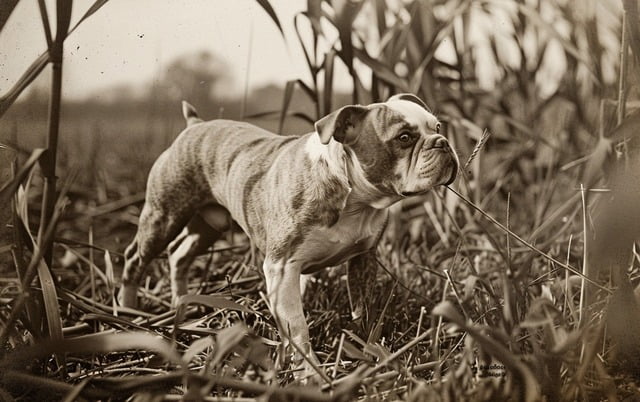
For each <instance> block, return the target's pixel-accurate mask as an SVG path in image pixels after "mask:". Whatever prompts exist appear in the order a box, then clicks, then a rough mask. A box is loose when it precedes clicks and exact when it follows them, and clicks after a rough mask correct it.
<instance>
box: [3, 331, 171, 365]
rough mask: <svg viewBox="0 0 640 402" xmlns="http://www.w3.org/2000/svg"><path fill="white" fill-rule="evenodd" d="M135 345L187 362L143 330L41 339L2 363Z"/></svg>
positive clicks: (11, 355) (136, 347)
mask: <svg viewBox="0 0 640 402" xmlns="http://www.w3.org/2000/svg"><path fill="white" fill-rule="evenodd" d="M134 349H142V350H147V351H153V352H156V353H158V354H159V355H160V356H162V357H163V358H164V359H165V360H167V361H169V362H171V363H174V364H177V365H180V366H182V365H183V363H184V362H183V360H182V357H181V356H180V355H179V354H178V353H177V352H176V351H175V350H174V349H173V347H172V346H171V344H170V343H169V342H167V341H165V340H163V339H162V338H160V337H159V336H156V335H151V334H148V333H144V332H121V333H117V334H91V335H87V336H82V337H78V338H71V339H63V340H46V341H42V342H39V343H37V344H35V345H33V346H29V347H26V348H22V349H17V350H15V351H14V352H12V353H10V354H8V355H7V356H5V357H4V358H3V359H2V360H0V367H3V368H19V367H24V364H25V363H26V362H29V361H31V360H33V359H38V358H43V357H46V356H49V355H51V354H61V353H73V354H91V353H110V352H119V351H126V350H134Z"/></svg>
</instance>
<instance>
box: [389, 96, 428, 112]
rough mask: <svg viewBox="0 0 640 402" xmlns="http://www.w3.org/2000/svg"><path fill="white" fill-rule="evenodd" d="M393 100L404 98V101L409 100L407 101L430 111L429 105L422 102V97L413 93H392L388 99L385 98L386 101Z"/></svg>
mask: <svg viewBox="0 0 640 402" xmlns="http://www.w3.org/2000/svg"><path fill="white" fill-rule="evenodd" d="M394 100H406V101H409V102H413V103H415V104H416V105H418V106H421V107H422V108H423V109H424V110H426V111H427V112H429V113H431V109H429V106H427V104H426V103H424V102H423V101H422V99H420V98H418V97H417V96H415V95H414V94H397V95H393V96H392V97H391V98H389V100H387V102H389V101H394Z"/></svg>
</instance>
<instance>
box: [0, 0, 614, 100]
mask: <svg viewBox="0 0 640 402" xmlns="http://www.w3.org/2000/svg"><path fill="white" fill-rule="evenodd" d="M1 1H2V0H0V2H1ZM389 1H390V2H391V3H393V2H394V1H395V2H398V1H399V0H389ZM585 1H586V0H585ZM598 1H600V0H598ZM612 1H613V2H615V0H609V1H603V3H606V4H610V3H611V2H612ZM93 2H94V0H75V1H74V2H73V4H74V9H73V16H72V23H71V25H72V26H73V25H74V24H75V22H76V21H78V19H79V18H80V17H81V16H82V15H83V14H84V12H85V11H86V10H87V9H88V8H89V7H90V6H91V5H92V4H93ZM46 3H47V5H48V9H49V13H50V16H51V17H53V16H54V15H55V11H54V9H55V7H54V4H55V0H46ZM270 4H271V5H272V6H273V8H274V9H275V12H276V14H277V15H278V17H279V19H280V21H281V23H282V26H283V29H284V31H285V37H286V42H285V39H283V37H282V35H281V34H280V31H279V30H278V29H277V27H276V26H275V24H274V23H273V21H272V20H271V19H270V17H269V16H268V14H267V13H266V12H265V11H264V10H263V9H262V8H261V7H260V6H259V5H258V2H257V1H256V0H165V1H161V0H110V1H109V2H107V3H106V5H105V6H103V7H102V8H101V9H100V10H99V11H98V12H97V13H96V14H94V15H92V16H91V17H89V19H87V20H86V21H85V22H84V23H83V24H82V25H81V26H80V27H79V28H78V29H77V30H76V31H75V32H73V33H72V34H71V36H69V37H68V39H67V40H66V41H65V60H64V73H63V79H64V83H63V92H64V93H63V95H64V96H65V97H66V98H75V99H81V98H85V97H87V96H96V95H97V94H100V91H101V90H106V89H108V88H113V87H117V86H123V85H128V86H134V87H137V88H140V87H141V86H143V85H148V83H149V82H150V81H152V80H153V79H160V77H161V76H162V74H163V72H164V71H163V69H165V68H166V67H167V66H168V64H169V63H170V62H171V61H173V60H175V59H176V58H179V57H184V56H185V55H189V54H192V55H193V54H195V53H197V52H200V51H203V50H206V51H209V52H211V53H213V54H215V55H217V56H219V57H220V58H221V59H222V60H223V61H224V62H225V63H226V64H227V65H228V66H229V67H230V71H229V74H230V77H231V78H230V80H229V82H227V83H226V85H225V87H224V91H223V92H224V93H223V94H216V96H217V97H219V98H224V97H226V96H229V97H234V96H239V95H241V94H242V92H243V90H244V87H245V85H248V88H249V89H252V88H256V87H260V86H264V85H266V84H276V85H283V84H284V83H285V82H286V81H288V80H291V79H298V78H302V79H304V80H305V81H307V82H309V78H310V76H309V72H308V71H307V68H306V65H305V61H304V56H303V54H302V49H301V47H300V44H299V42H298V38H297V37H296V33H295V30H294V28H293V19H294V15H295V14H296V13H298V12H300V11H302V10H305V9H306V6H307V1H306V0H270ZM503 4H504V5H505V6H504V7H505V8H506V9H508V8H509V1H505V2H503ZM585 4H592V8H593V9H594V10H595V5H596V4H598V5H600V6H601V7H600V9H605V10H606V9H607V8H609V6H602V3H598V2H594V1H593V0H592V1H588V2H586V3H585ZM598 11H601V10H598ZM363 12H366V8H365V9H364V10H363ZM592 13H593V10H592ZM605 14H607V13H600V12H598V13H596V15H598V16H601V15H605ZM612 15H613V16H614V17H615V13H613V14H612ZM492 18H493V19H492V20H490V21H489V20H486V19H484V26H482V25H483V24H482V22H483V20H482V19H477V20H476V19H474V20H473V21H479V23H476V25H475V26H474V27H471V28H472V29H474V30H478V31H477V32H478V33H479V32H481V31H482V30H483V29H484V30H491V31H492V32H494V33H495V34H496V35H497V37H498V39H502V41H503V43H502V45H501V46H500V48H501V49H500V50H502V51H503V53H506V54H511V55H517V52H515V51H513V49H512V47H513V43H511V44H509V41H510V40H511V39H510V37H511V32H510V27H509V26H508V24H507V23H506V22H507V21H509V18H508V17H507V16H506V14H504V15H500V13H498V14H496V15H494V16H493V17H492ZM50 19H52V20H55V18H50ZM371 20H372V19H371V18H369V19H367V18H363V19H362V21H364V23H365V24H369V25H371V24H370V21H371ZM54 25H55V24H54ZM367 28H368V27H367V26H360V27H359V30H360V31H361V30H362V29H367ZM562 28H563V27H562V26H560V27H558V29H560V31H566V30H567V29H566V28H567V27H566V26H565V27H564V28H565V29H564V30H563V29H562ZM52 29H53V31H54V32H55V26H54V27H52ZM371 29H374V30H375V28H374V27H373V26H371ZM326 32H327V31H326ZM328 32H330V31H328ZM563 33H566V32H563ZM484 36H485V35H483V34H478V35H475V34H474V35H470V37H471V38H472V39H473V38H477V39H476V40H481V38H483V37H484ZM614 45H615V44H614ZM448 46H449V47H450V46H451V44H450V43H447V40H446V39H445V42H444V43H443V45H442V46H440V48H439V49H438V52H437V53H436V57H437V58H439V59H441V60H447V58H449V57H450V56H451V51H450V49H449V51H448V50H447V49H448ZM510 46H511V47H510ZM45 47H46V45H45V36H44V31H43V29H42V23H41V20H40V15H39V10H38V6H37V1H36V0H21V1H20V2H19V3H18V6H17V7H16V9H15V10H14V12H13V14H12V15H11V17H10V18H9V20H8V22H7V25H6V26H5V28H4V29H3V31H2V32H0V94H3V93H5V92H6V91H7V89H9V88H10V87H11V86H12V85H13V84H14V83H15V82H16V80H17V79H18V78H19V77H20V75H22V73H23V72H24V71H25V70H26V69H27V68H28V66H29V65H30V64H31V62H32V61H33V60H35V59H36V58H37V56H38V55H39V54H41V53H42V52H43V51H44V49H45ZM550 47H552V48H553V47H555V50H554V51H553V52H550V54H549V55H548V56H549V58H550V59H551V60H554V61H553V63H547V64H548V69H547V70H548V71H547V72H546V74H545V75H544V76H542V77H541V78H540V79H541V80H543V81H544V82H548V83H550V84H548V85H547V87H548V91H549V92H550V91H551V90H553V88H554V87H556V86H557V84H558V78H559V77H561V76H562V71H563V70H564V61H563V58H562V57H556V56H560V55H561V53H562V52H561V49H560V46H559V44H558V43H552V46H550ZM484 52H485V53H489V50H488V47H487V46H486V44H485V46H484ZM374 53H375V52H374ZM555 60H557V61H555ZM447 61H450V62H453V60H447ZM476 68H477V71H476V73H477V74H478V76H479V79H480V84H481V86H483V87H490V86H491V85H492V82H494V81H495V80H496V79H499V77H496V76H491V74H492V73H493V70H494V69H493V67H492V66H491V65H490V64H489V63H484V62H482V60H479V62H478V65H477V67H476ZM247 70H248V71H247ZM335 70H336V71H335V75H334V77H335V78H334V80H335V82H334V85H335V86H336V87H337V88H338V89H344V90H350V89H351V80H350V79H349V76H348V74H346V73H345V72H346V69H345V68H344V66H343V65H342V63H336V65H335ZM44 74H47V72H46V71H45V73H44ZM47 75H48V74H47ZM360 77H361V79H363V81H365V86H366V85H367V83H366V79H367V78H368V77H369V74H360Z"/></svg>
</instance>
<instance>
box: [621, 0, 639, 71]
mask: <svg viewBox="0 0 640 402" xmlns="http://www.w3.org/2000/svg"><path fill="white" fill-rule="evenodd" d="M622 6H623V7H624V12H625V13H626V19H627V22H628V24H627V34H628V36H629V44H630V45H631V50H632V51H633V55H634V57H635V59H636V66H638V65H640V27H639V26H638V21H640V13H638V2H637V1H636V0H622Z"/></svg>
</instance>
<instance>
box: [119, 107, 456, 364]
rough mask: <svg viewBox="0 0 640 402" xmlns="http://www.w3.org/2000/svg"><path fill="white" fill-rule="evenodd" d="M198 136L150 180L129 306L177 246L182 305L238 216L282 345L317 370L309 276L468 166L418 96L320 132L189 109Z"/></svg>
mask: <svg viewBox="0 0 640 402" xmlns="http://www.w3.org/2000/svg"><path fill="white" fill-rule="evenodd" d="M183 114H184V117H185V119H186V121H187V128H186V129H185V130H184V131H183V132H182V133H181V134H180V135H179V136H178V137H177V138H176V140H175V141H174V142H173V144H172V145H171V146H170V147H169V148H168V149H167V150H166V151H164V153H162V154H161V155H160V157H159V158H158V160H157V161H156V162H155V164H154V165H153V167H152V168H151V172H150V173H149V180H148V183H147V190H146V201H145V204H144V207H143V209H142V212H141V215H140V220H139V225H138V230H137V233H136V235H135V238H134V240H133V241H132V243H131V244H130V245H129V246H128V247H127V249H126V251H125V267H124V271H123V276H122V287H121V289H120V293H119V300H120V303H121V304H122V305H123V306H128V307H134V306H135V305H136V293H137V288H138V286H139V283H140V281H141V279H142V276H143V273H144V268H145V266H146V265H147V264H149V262H150V261H151V260H152V259H153V258H154V257H156V256H157V255H158V254H159V253H160V252H161V251H162V250H164V249H167V248H168V252H169V265H170V270H171V280H172V299H173V300H174V302H175V300H177V298H178V297H179V296H181V295H184V294H185V293H186V292H187V275H186V271H187V268H188V267H189V265H190V264H191V262H192V261H193V259H194V257H195V256H196V255H198V254H199V253H201V252H203V251H204V250H206V249H207V248H208V247H209V246H210V245H211V244H212V243H213V242H214V241H215V240H216V239H218V238H219V237H220V236H221V234H222V233H223V232H224V231H226V230H228V229H229V225H230V222H231V219H230V218H229V216H230V217H231V218H232V219H233V221H235V222H237V224H238V225H239V226H240V227H241V228H242V230H244V232H246V234H247V235H248V236H249V237H250V239H251V241H252V242H253V244H255V246H256V247H257V248H258V249H259V250H261V251H262V253H263V254H264V264H263V272H264V276H265V280H266V290H267V297H268V301H269V303H270V308H271V311H272V313H273V315H274V318H275V321H276V323H277V325H278V330H279V333H280V337H281V338H282V342H283V343H284V344H285V345H288V344H289V343H290V342H293V343H295V344H296V345H297V346H298V348H296V349H295V350H302V351H303V352H304V353H305V355H306V356H301V355H300V354H299V353H294V356H296V358H297V361H298V363H299V364H301V365H302V366H304V368H305V372H306V374H314V369H313V367H312V366H313V364H311V363H310V362H314V363H317V359H316V358H315V355H314V354H313V351H312V350H311V346H310V343H309V329H308V326H307V323H306V320H305V316H304V311H303V306H302V298H301V279H300V278H301V274H308V273H312V272H314V271H316V270H318V269H321V268H325V267H331V266H336V265H339V264H341V263H342V262H344V261H347V260H349V259H350V258H352V257H354V256H358V255H360V254H363V253H366V252H368V251H370V250H372V249H374V248H375V247H376V244H377V241H378V239H379V238H380V236H381V234H382V232H383V231H384V228H385V225H386V222H387V216H388V210H387V208H388V207H389V206H390V205H392V204H394V203H396V202H398V201H400V200H402V199H404V198H407V197H412V196H416V195H420V194H424V193H426V192H428V191H429V190H431V189H433V188H434V187H436V186H440V185H448V184H450V183H451V182H453V180H454V179H455V177H456V174H457V171H458V167H459V162H458V158H457V156H456V154H455V152H454V151H453V150H452V149H451V147H450V146H449V143H448V141H447V139H446V138H445V137H444V136H442V135H441V134H440V133H439V132H440V123H439V122H438V119H437V118H436V117H435V116H434V115H433V114H432V113H431V112H430V111H429V109H428V108H427V106H426V105H425V104H424V103H423V102H422V101H421V100H420V99H419V98H417V97H416V96H414V95H411V94H400V95H395V96H392V97H391V98H390V99H388V100H387V101H386V102H383V103H374V104H371V105H368V106H363V105H350V106H345V107H343V108H341V109H339V110H337V111H335V112H333V113H331V114H329V115H327V116H325V117H323V118H322V119H320V120H318V121H317V122H316V123H315V125H314V127H315V131H314V132H312V133H309V134H306V135H302V136H281V135H276V134H274V133H271V132H269V131H265V130H263V129H260V128H258V127H256V126H253V125H251V124H248V123H242V122H235V121H229V120H212V121H207V122H205V121H203V120H202V119H200V118H199V117H198V115H197V113H196V111H195V109H194V108H193V107H192V106H191V105H189V104H188V103H186V102H183Z"/></svg>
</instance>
